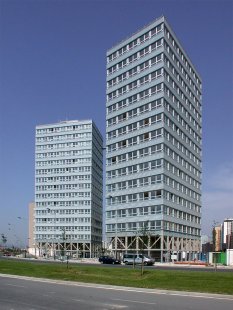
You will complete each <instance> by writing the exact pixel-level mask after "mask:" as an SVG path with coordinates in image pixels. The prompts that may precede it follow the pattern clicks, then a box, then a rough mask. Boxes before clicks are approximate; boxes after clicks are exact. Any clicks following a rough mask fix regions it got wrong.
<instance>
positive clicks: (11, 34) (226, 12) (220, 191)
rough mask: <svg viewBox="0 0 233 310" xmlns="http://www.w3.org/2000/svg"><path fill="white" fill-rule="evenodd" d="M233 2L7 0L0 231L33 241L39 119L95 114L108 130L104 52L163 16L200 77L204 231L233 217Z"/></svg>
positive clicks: (3, 2)
mask: <svg viewBox="0 0 233 310" xmlns="http://www.w3.org/2000/svg"><path fill="white" fill-rule="evenodd" d="M232 3H233V2H232V1H230V0H229V1H226V0H221V1H220V0H219V1H214V0H213V1H207V0H206V1H192V0H190V1H181V0H176V1H175V0H173V1H172V0H171V1H168V0H167V1H166V0H163V1H159V0H158V1H157V0H124V1H123V0H122V1H121V0H118V1H113V0H112V1H111V0H102V1H101V0H95V1H94V0H86V1H81V0H34V1H29V0H20V1H19V0H0V233H4V234H5V235H6V236H7V237H8V240H9V242H14V243H16V242H18V244H20V243H24V242H25V240H26V239H27V218H28V203H29V202H30V201H33V200H34V134H35V126H36V125H39V124H46V123H53V122H58V121H61V120H65V119H67V120H70V119H87V118H88V119H89V118H93V119H94V120H95V122H96V124H97V126H98V127H99V129H100V130H101V132H102V134H103V135H104V134H105V81H106V77H105V74H106V72H105V68H106V50H107V49H108V48H110V47H111V46H113V45H114V44H115V43H117V42H119V41H121V40H122V39H124V38H125V37H127V36H129V35H131V34H132V33H133V32H135V31H136V30H138V29H140V28H142V27H143V26H144V25H145V24H147V23H149V22H151V21H152V20H154V19H155V18H157V17H159V16H161V15H164V16H165V17H166V18H167V20H168V22H169V24H170V25H171V27H172V28H173V30H174V31H175V33H176V34H177V37H178V38H179V40H180V42H181V44H182V45H183V47H184V49H185V51H186V52H187V54H188V55H189V57H190V58H191V59H192V62H193V64H194V65H195V67H196V69H197V70H198V72H199V73H200V75H201V76H202V83H203V186H202V189H203V211H202V213H203V220H202V223H203V225H202V226H203V233H205V234H210V229H211V226H212V224H213V221H214V220H215V221H219V222H221V221H222V220H223V219H224V218H227V217H232V218H233V137H232V136H233V125H232V124H233V73H232V72H233V56H232V47H233V16H232V14H233V13H232V12H233V5H232ZM19 216H20V217H21V219H17V217H19ZM9 224H10V225H9Z"/></svg>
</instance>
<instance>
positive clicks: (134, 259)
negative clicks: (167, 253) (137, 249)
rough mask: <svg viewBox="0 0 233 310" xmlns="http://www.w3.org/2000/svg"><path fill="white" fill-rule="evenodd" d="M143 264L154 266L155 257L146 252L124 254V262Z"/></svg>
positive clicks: (127, 263)
mask: <svg viewBox="0 0 233 310" xmlns="http://www.w3.org/2000/svg"><path fill="white" fill-rule="evenodd" d="M142 262H143V264H144V265H147V266H152V265H154V263H155V260H154V258H151V257H149V256H146V255H144V254H131V253H130V254H124V256H123V263H125V264H126V265H130V264H131V265H132V264H142Z"/></svg>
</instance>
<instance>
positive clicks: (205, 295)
mask: <svg viewBox="0 0 233 310" xmlns="http://www.w3.org/2000/svg"><path fill="white" fill-rule="evenodd" d="M0 277H6V278H15V279H22V280H27V281H34V282H44V283H51V284H59V285H70V286H80V287H88V288H93V289H95V288H98V289H105V290H112V291H124V292H132V293H145V294H153V295H170V296H179V297H191V298H203V299H216V300H228V301H232V302H233V298H230V296H229V298H228V296H227V295H225V296H224V297H221V295H220V294H219V295H217V294H211V293H197V292H184V293H182V292H178V291H165V290H159V289H135V288H129V287H120V286H119V287H116V286H107V285H97V284H87V283H81V282H78V283H77V282H71V281H62V280H52V279H45V278H33V277H27V276H17V275H9V274H2V273H0ZM9 285H10V284H9Z"/></svg>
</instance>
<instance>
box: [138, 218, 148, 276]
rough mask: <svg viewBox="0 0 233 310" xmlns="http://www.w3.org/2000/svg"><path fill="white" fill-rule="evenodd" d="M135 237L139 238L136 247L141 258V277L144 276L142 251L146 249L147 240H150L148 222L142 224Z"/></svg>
mask: <svg viewBox="0 0 233 310" xmlns="http://www.w3.org/2000/svg"><path fill="white" fill-rule="evenodd" d="M137 235H138V238H139V242H138V247H139V252H140V254H141V256H142V263H141V276H143V274H144V249H145V247H147V248H148V246H149V240H150V235H151V234H150V230H149V221H146V222H143V225H142V227H141V228H140V229H139V230H138V231H137Z"/></svg>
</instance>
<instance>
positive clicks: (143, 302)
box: [113, 298, 156, 305]
mask: <svg viewBox="0 0 233 310" xmlns="http://www.w3.org/2000/svg"><path fill="white" fill-rule="evenodd" d="M113 300H120V301H126V302H133V303H137V304H146V305H156V303H155V302H146V301H136V300H130V299H117V298H116V299H113Z"/></svg>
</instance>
